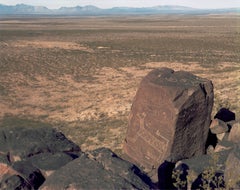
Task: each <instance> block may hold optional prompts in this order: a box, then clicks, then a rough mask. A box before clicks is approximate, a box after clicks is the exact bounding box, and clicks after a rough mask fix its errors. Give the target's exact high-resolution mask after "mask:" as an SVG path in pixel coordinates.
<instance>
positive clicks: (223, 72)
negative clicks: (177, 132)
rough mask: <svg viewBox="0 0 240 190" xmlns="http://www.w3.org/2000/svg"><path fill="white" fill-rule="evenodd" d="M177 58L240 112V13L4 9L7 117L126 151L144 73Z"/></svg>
mask: <svg viewBox="0 0 240 190" xmlns="http://www.w3.org/2000/svg"><path fill="white" fill-rule="evenodd" d="M159 67H169V68H172V69H174V70H185V71H191V72H192V73H194V74H196V75H198V76H201V77H205V78H208V79H210V80H212V81H213V84H214V93H215V104H214V109H213V115H214V114H215V113H216V110H217V109H219V108H221V107H227V108H230V109H231V110H232V111H234V112H235V113H236V115H237V116H238V117H239V114H240V104H239V99H240V16H237V15H192V16H184V15H173V16H167V15H154V16H119V17H117V16H116V17H66V18H65V17H50V18H49V17H34V18H29V17H21V18H19V17H11V18H9V17H0V120H1V124H0V126H3V125H4V126H8V125H33V126H36V127H37V126H38V125H43V124H49V125H51V126H53V127H55V128H57V129H58V130H60V131H62V132H63V133H64V134H65V135H66V136H67V137H68V138H70V139H72V140H73V141H74V142H76V143H77V144H79V145H80V147H81V148H82V150H84V151H86V150H92V149H95V148H98V147H108V148H110V149H112V150H113V151H115V152H116V153H119V154H121V149H122V143H123V141H124V137H125V134H126V130H127V121H128V115H129V111H130V108H131V104H132V101H133V98H134V95H135V93H136V90H137V88H138V86H139V83H140V81H141V79H142V78H143V77H144V76H145V75H146V74H147V73H148V72H149V71H151V70H152V69H154V68H159Z"/></svg>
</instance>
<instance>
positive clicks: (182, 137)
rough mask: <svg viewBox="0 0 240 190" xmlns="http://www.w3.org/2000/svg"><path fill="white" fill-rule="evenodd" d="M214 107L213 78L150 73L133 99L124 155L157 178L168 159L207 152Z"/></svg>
mask: <svg viewBox="0 0 240 190" xmlns="http://www.w3.org/2000/svg"><path fill="white" fill-rule="evenodd" d="M212 106H213V85H212V82H211V81H209V80H207V79H203V78H199V77H197V76H195V75H193V74H191V73H189V72H184V71H177V72H174V71H173V70H171V69H168V68H162V69H156V70H153V71H151V72H150V73H149V74H148V75H147V76H146V77H145V78H144V79H143V80H142V82H141V84H140V87H139V89H138V91H137V93H136V96H135V99H134V101H133V105H132V109H131V113H130V119H129V126H128V131H127V136H126V142H125V144H124V151H125V153H126V155H127V156H128V157H129V159H130V160H131V161H133V162H134V163H136V164H139V165H141V166H143V167H144V168H145V170H146V171H147V172H148V173H149V175H152V179H154V180H156V173H157V169H158V167H159V165H160V164H161V163H163V161H164V160H166V159H168V161H171V162H176V161H178V160H181V159H184V158H191V157H192V156H197V155H201V154H204V153H205V143H206V140H207V136H208V130H209V125H210V121H211V111H212Z"/></svg>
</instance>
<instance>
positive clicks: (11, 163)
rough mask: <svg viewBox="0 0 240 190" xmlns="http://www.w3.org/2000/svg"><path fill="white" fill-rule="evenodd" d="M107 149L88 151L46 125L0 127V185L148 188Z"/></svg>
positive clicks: (148, 184) (142, 178)
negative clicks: (85, 151) (82, 149)
mask: <svg viewBox="0 0 240 190" xmlns="http://www.w3.org/2000/svg"><path fill="white" fill-rule="evenodd" d="M152 187H153V184H152V182H151V180H150V178H149V177H148V176H147V175H146V174H144V173H143V172H142V171H141V170H140V169H139V168H138V167H136V166H135V165H133V164H132V163H130V162H128V161H125V160H122V159H121V158H119V157H118V156H117V155H116V154H114V153H113V152H112V151H110V150H109V149H105V148H102V149H98V150H95V151H92V152H89V153H87V154H86V153H83V152H81V150H80V148H79V147H78V146H77V145H76V144H74V143H73V142H71V141H70V140H68V139H67V138H66V137H65V136H64V135H63V134H62V133H60V132H57V131H56V130H54V129H52V128H49V127H37V128H34V127H9V126H7V127H4V128H0V189H3V190H5V189H6V190H7V189H24V190H30V189H48V190H49V189H54V190H57V189H76V190H77V189H151V188H152Z"/></svg>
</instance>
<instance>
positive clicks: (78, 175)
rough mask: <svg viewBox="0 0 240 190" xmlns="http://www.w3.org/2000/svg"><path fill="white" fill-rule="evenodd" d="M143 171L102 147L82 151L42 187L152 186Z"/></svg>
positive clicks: (118, 187)
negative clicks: (84, 152)
mask: <svg viewBox="0 0 240 190" xmlns="http://www.w3.org/2000/svg"><path fill="white" fill-rule="evenodd" d="M140 174H141V172H140V170H139V169H138V168H137V167H136V166H134V165H133V164H131V163H129V162H127V161H124V160H122V159H120V158H118V157H117V156H116V155H115V154H114V153H112V152H111V151H109V150H104V149H100V150H97V151H96V152H92V153H90V155H88V156H87V155H84V154H82V155H81V156H80V157H79V158H77V159H75V160H73V161H72V162H70V163H68V164H67V165H65V166H63V167H62V168H61V169H59V170H57V171H56V172H54V173H53V174H52V175H50V176H49V177H48V178H47V180H46V181H45V183H44V184H43V186H41V188H40V189H42V190H55V189H68V188H69V189H76V190H77V189H150V188H151V186H150V185H149V184H147V183H145V182H144V181H143V180H142V178H144V177H146V178H147V176H146V175H144V174H141V175H140Z"/></svg>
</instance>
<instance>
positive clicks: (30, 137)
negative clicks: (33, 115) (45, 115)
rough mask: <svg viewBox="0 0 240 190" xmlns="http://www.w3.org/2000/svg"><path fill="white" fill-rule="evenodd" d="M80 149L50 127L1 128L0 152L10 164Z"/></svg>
mask: <svg viewBox="0 0 240 190" xmlns="http://www.w3.org/2000/svg"><path fill="white" fill-rule="evenodd" d="M29 142H31V143H29ZM79 151H80V148H79V146H78V145H76V144H74V143H73V142H71V141H70V140H68V139H67V138H66V137H65V136H64V135H63V134H62V133H61V132H58V131H56V130H55V129H52V128H50V127H44V126H43V127H41V126H40V127H34V128H31V127H1V128H0V152H1V154H4V155H7V156H8V158H9V161H10V162H16V161H21V160H24V159H26V158H28V157H31V156H33V155H36V154H40V153H46V152H48V153H56V152H79Z"/></svg>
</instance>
